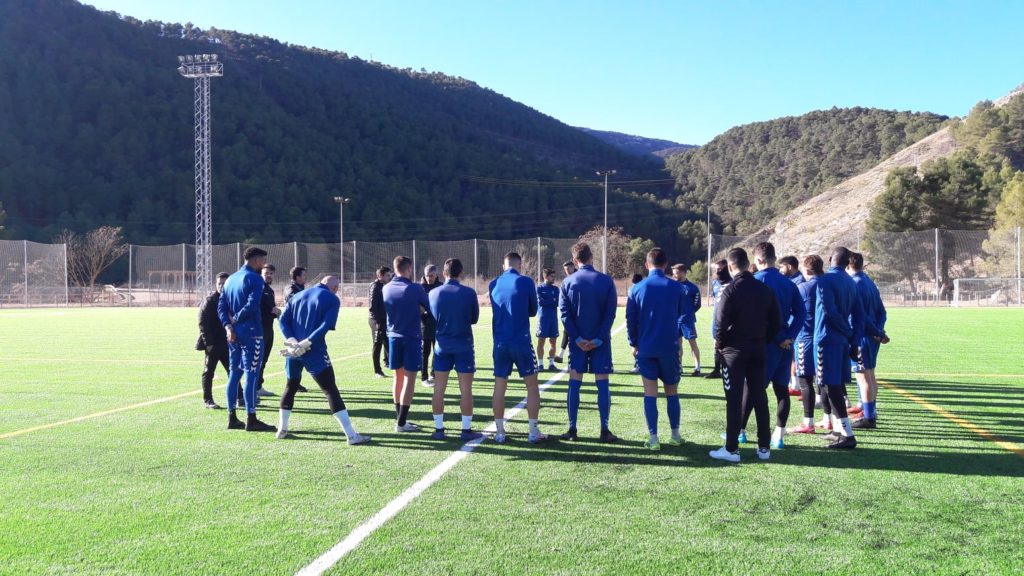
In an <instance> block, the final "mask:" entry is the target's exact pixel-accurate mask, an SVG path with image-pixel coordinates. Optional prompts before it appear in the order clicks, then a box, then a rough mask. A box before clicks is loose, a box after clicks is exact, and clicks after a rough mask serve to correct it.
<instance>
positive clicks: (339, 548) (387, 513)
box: [295, 323, 626, 576]
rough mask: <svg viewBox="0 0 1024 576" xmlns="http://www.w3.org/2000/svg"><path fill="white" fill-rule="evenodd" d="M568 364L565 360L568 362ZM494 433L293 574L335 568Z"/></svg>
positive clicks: (309, 575) (313, 575)
mask: <svg viewBox="0 0 1024 576" xmlns="http://www.w3.org/2000/svg"><path fill="white" fill-rule="evenodd" d="M625 327H626V324H625V323H623V324H621V325H620V326H619V327H618V328H616V329H615V330H614V331H612V337H613V338H614V337H615V335H616V334H618V333H619V332H621V331H622V330H623V329H624V328H625ZM567 361H568V360H567ZM567 373H568V368H563V369H562V371H561V372H559V373H558V374H555V375H554V376H552V377H551V378H550V379H549V380H548V381H547V382H545V383H543V384H541V386H540V392H541V393H544V391H545V390H547V389H548V388H549V387H551V385H552V384H554V383H555V382H558V381H559V380H561V379H562V377H563V376H565V375H566V374H567ZM525 408H526V398H523V399H522V400H520V401H519V403H518V404H516V405H515V407H514V408H512V409H511V410H508V411H507V412H506V413H505V419H506V420H511V419H513V418H515V417H516V415H518V414H519V413H520V412H522V411H523V410H524V409H525ZM495 431H496V427H495V424H494V422H491V425H490V426H488V427H487V428H486V429H484V433H485V434H487V436H485V437H483V438H477V439H476V440H470V441H469V442H466V443H465V444H463V445H462V447H461V448H459V449H458V450H457V451H455V452H453V453H452V454H451V455H450V456H448V457H447V458H445V459H444V460H443V461H441V463H440V464H438V465H437V466H435V467H434V468H432V469H431V470H430V471H429V472H427V473H426V474H425V475H424V476H423V477H422V478H420V479H419V480H418V481H417V482H416V483H415V484H413V485H412V486H410V487H409V488H407V489H406V490H405V491H404V492H402V493H401V494H399V495H398V497H397V498H395V499H394V500H392V501H391V502H388V504H387V506H385V507H384V508H382V509H381V510H380V511H379V512H377V513H376V514H374V515H373V516H372V517H370V519H369V520H367V521H366V522H363V523H362V524H360V525H359V526H356V528H355V529H354V530H352V532H350V533H349V535H348V536H346V537H345V539H344V540H342V541H340V542H338V543H337V544H335V545H334V546H333V547H332V548H331V549H330V550H328V551H327V552H324V553H323V554H322V555H321V556H320V557H319V558H317V559H316V560H313V561H312V562H311V563H310V564H309V565H308V566H306V567H305V568H302V569H301V570H299V571H298V572H296V573H295V574H296V576H320V575H321V574H323V573H324V572H326V571H327V570H330V569H331V567H333V566H334V565H335V564H337V563H338V562H339V561H340V560H341V559H342V558H344V557H345V555H346V554H348V553H349V552H351V551H352V550H355V549H356V548H357V547H358V546H359V545H360V544H362V542H363V540H366V538H368V537H369V536H370V535H371V534H373V533H374V532H376V531H377V529H378V528H380V527H381V526H383V525H384V524H385V523H386V522H387V521H388V520H391V519H392V518H394V517H395V516H397V515H398V513H399V512H401V511H402V510H403V509H404V508H405V507H406V506H408V505H409V504H410V503H411V502H412V501H413V500H415V499H416V497H418V496H419V495H420V494H422V493H423V492H424V491H425V490H426V489H427V488H430V487H431V486H432V485H433V484H434V483H435V482H437V481H438V480H440V479H441V477H442V476H444V475H445V474H446V473H448V471H449V470H451V469H452V468H454V467H455V465H456V464H458V463H459V462H461V461H462V460H464V459H465V458H466V457H467V456H469V455H470V454H472V453H473V450H475V449H476V447H477V446H479V445H480V444H481V443H482V442H483V441H484V440H485V439H487V438H488V437H490V436H491V435H492V434H494V432H495Z"/></svg>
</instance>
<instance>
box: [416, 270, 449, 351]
mask: <svg viewBox="0 0 1024 576" xmlns="http://www.w3.org/2000/svg"><path fill="white" fill-rule="evenodd" d="M420 286H423V291H424V292H426V293H427V295H428V296H429V295H430V291H431V290H434V289H436V288H440V287H441V286H444V283H442V282H441V281H437V282H434V283H433V284H430V283H428V282H427V279H426V278H425V277H424V278H423V279H422V280H420ZM420 320H422V321H423V337H424V338H428V339H430V340H433V339H434V333H435V332H436V330H437V320H435V319H434V316H433V315H432V314H431V313H430V310H429V309H428V310H423V311H422V312H420Z"/></svg>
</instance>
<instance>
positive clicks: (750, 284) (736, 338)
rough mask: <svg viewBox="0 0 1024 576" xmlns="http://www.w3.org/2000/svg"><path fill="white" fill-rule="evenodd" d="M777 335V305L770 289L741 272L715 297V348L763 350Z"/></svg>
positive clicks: (751, 275) (746, 273) (748, 274)
mask: <svg viewBox="0 0 1024 576" xmlns="http://www.w3.org/2000/svg"><path fill="white" fill-rule="evenodd" d="M778 332H779V303H778V301H776V299H775V294H774V293H772V289H771V288H769V287H768V286H766V285H765V284H763V283H762V282H760V281H758V280H757V279H756V278H754V275H753V274H751V273H750V272H740V273H739V274H738V275H737V276H736V277H734V278H733V279H732V282H730V283H729V285H728V286H726V287H725V288H723V289H722V292H721V294H720V295H719V297H718V309H717V310H716V312H715V347H716V348H726V347H744V346H751V345H761V346H764V345H765V343H766V342H770V341H771V340H772V338H774V337H775V334H777V333H778Z"/></svg>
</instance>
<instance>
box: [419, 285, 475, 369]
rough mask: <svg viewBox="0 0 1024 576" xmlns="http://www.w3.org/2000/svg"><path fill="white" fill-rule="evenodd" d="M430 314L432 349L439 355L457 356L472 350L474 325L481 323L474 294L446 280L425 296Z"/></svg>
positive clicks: (468, 289) (466, 287)
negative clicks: (433, 329) (433, 327)
mask: <svg viewBox="0 0 1024 576" xmlns="http://www.w3.org/2000/svg"><path fill="white" fill-rule="evenodd" d="M427 296H428V298H429V300H430V314H431V315H432V316H433V317H434V319H435V320H437V331H436V333H435V341H436V344H435V349H436V351H437V352H438V353H441V354H459V353H461V352H469V351H470V350H472V349H473V324H476V322H477V320H479V319H480V303H479V302H478V301H477V299H476V292H475V291H474V290H473V289H472V288H470V287H469V286H463V285H462V284H460V283H459V281H458V280H449V281H447V282H445V283H444V285H442V286H441V287H440V288H434V289H433V290H431V291H430V294H428V295H427Z"/></svg>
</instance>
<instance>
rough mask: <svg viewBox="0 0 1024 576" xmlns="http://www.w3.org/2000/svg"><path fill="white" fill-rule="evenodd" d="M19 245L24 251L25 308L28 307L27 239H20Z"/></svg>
mask: <svg viewBox="0 0 1024 576" xmlns="http://www.w3.org/2000/svg"><path fill="white" fill-rule="evenodd" d="M21 246H22V250H24V253H25V268H23V270H24V272H25V308H28V240H22V241H21Z"/></svg>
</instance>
